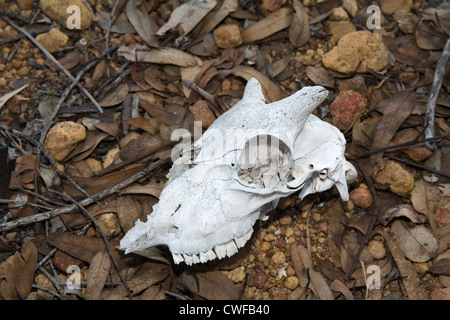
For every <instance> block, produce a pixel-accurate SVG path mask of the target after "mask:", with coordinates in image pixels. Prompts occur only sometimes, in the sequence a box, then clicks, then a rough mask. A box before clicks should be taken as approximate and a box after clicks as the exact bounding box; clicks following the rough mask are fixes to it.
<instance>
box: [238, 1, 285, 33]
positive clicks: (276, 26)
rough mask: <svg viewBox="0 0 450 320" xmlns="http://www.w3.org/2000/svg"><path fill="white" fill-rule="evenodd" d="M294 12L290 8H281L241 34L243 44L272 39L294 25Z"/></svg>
mask: <svg viewBox="0 0 450 320" xmlns="http://www.w3.org/2000/svg"><path fill="white" fill-rule="evenodd" d="M292 15H293V12H292V10H291V9H290V8H287V7H284V8H281V9H279V10H277V11H275V12H274V13H272V14H270V15H269V16H267V17H265V18H263V19H262V20H260V21H258V22H257V23H255V24H253V25H251V26H250V27H248V28H246V29H244V30H243V31H242V32H241V36H242V41H243V42H252V41H257V40H261V39H265V38H267V37H270V36H271V35H273V34H274V33H276V32H278V31H281V30H283V29H286V28H287V27H289V26H290V25H291V23H292Z"/></svg>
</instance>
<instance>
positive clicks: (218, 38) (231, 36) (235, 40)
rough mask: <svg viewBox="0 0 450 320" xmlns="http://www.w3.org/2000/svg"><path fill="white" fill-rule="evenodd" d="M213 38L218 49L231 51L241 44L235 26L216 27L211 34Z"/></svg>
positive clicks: (239, 33) (239, 34)
mask: <svg viewBox="0 0 450 320" xmlns="http://www.w3.org/2000/svg"><path fill="white" fill-rule="evenodd" d="M213 36H214V42H215V44H216V46H217V47H218V48H222V49H233V48H236V47H237V46H239V45H240V44H242V37H241V32H240V31H239V27H238V26H237V25H235V24H226V25H221V26H219V27H217V28H216V29H215V30H214V32H213Z"/></svg>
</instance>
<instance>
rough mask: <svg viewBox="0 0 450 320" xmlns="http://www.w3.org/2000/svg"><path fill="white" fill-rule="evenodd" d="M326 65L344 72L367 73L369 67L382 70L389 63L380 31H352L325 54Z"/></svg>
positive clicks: (376, 70)
mask: <svg viewBox="0 0 450 320" xmlns="http://www.w3.org/2000/svg"><path fill="white" fill-rule="evenodd" d="M322 63H323V65H324V67H326V68H328V69H331V70H334V71H337V72H340V73H343V74H351V73H353V72H355V71H356V72H358V73H365V72H368V69H371V70H373V71H375V72H380V71H381V70H383V69H384V68H386V67H387V65H388V64H389V60H388V51H387V49H386V47H385V46H384V44H383V40H382V36H381V34H379V33H371V32H368V31H356V32H350V33H347V34H346V35H344V36H343V37H342V38H341V39H340V40H339V42H338V44H337V46H336V47H334V48H333V49H331V51H330V52H328V53H326V54H325V55H324V56H323V59H322Z"/></svg>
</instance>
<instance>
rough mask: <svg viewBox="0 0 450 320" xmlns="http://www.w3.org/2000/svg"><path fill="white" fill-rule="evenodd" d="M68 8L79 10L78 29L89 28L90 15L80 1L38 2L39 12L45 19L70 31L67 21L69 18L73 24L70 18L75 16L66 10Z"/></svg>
mask: <svg viewBox="0 0 450 320" xmlns="http://www.w3.org/2000/svg"><path fill="white" fill-rule="evenodd" d="M70 6H76V7H78V8H80V14H79V21H80V29H88V28H89V27H90V26H91V22H92V14H91V11H90V10H89V9H88V8H87V7H86V6H85V5H84V4H83V3H82V2H81V0H41V2H40V7H41V10H42V12H43V13H44V14H45V15H46V16H47V17H49V18H50V19H52V20H55V21H56V22H58V23H59V24H60V25H61V26H63V27H67V28H68V29H71V26H70V25H68V19H69V18H70V19H69V20H70V21H71V22H73V20H72V17H73V18H74V17H75V16H76V12H75V11H72V10H68V9H70V8H69V7H70ZM68 11H69V12H68ZM74 15H75V16H74ZM69 23H70V22H69Z"/></svg>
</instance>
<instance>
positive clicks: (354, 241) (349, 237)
mask: <svg viewBox="0 0 450 320" xmlns="http://www.w3.org/2000/svg"><path fill="white" fill-rule="evenodd" d="M343 240H344V243H343V245H342V246H341V257H340V258H341V267H342V270H343V271H344V272H345V273H346V274H348V273H349V272H351V270H352V267H353V263H354V261H355V257H356V254H357V252H358V250H359V248H360V246H361V242H360V241H359V240H358V235H357V234H356V233H355V232H351V233H347V234H345V236H344V239H343ZM358 260H361V261H363V262H364V263H365V264H366V265H368V264H370V263H372V262H373V258H372V255H371V254H370V252H369V249H368V248H367V246H364V247H363V249H362V251H361V253H360V255H359V259H358Z"/></svg>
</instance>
